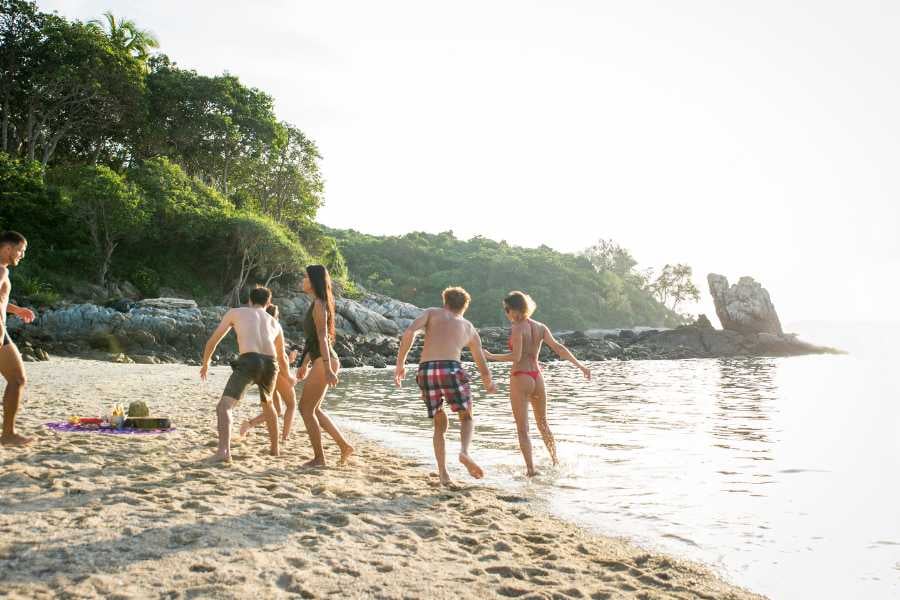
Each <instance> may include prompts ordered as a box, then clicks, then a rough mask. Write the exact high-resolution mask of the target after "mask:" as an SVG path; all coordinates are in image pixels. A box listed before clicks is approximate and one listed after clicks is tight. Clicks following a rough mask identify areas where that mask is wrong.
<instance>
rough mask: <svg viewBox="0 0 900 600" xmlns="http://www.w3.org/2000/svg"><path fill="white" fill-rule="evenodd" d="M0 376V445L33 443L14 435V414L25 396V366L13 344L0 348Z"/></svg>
mask: <svg viewBox="0 0 900 600" xmlns="http://www.w3.org/2000/svg"><path fill="white" fill-rule="evenodd" d="M0 375H3V378H4V379H6V390H5V391H4V392H3V434H2V435H0V443H2V444H3V445H4V446H24V445H26V444H30V443H31V442H32V441H34V440H33V439H32V438H30V437H25V436H24V435H19V434H18V433H16V414H17V413H18V412H19V406H20V405H21V403H22V398H24V396H25V384H26V379H25V365H24V363H23V362H22V355H21V354H19V349H18V348H16V345H15V344H13V343H11V342H10V343H7V344H6V345H5V346H3V347H2V348H0Z"/></svg>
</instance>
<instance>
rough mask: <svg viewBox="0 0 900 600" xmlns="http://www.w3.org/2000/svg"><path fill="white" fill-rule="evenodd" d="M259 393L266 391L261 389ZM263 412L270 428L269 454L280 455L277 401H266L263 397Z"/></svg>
mask: <svg viewBox="0 0 900 600" xmlns="http://www.w3.org/2000/svg"><path fill="white" fill-rule="evenodd" d="M259 393H260V395H262V394H263V393H264V392H263V391H262V390H260V391H259ZM262 413H263V417H265V419H266V429H268V430H269V454H271V455H272V456H279V455H280V452H279V448H278V415H277V414H276V413H275V403H274V402H272V400H268V401H266V399H265V397H263V404H262Z"/></svg>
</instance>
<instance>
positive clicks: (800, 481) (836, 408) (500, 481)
mask: <svg viewBox="0 0 900 600" xmlns="http://www.w3.org/2000/svg"><path fill="white" fill-rule="evenodd" d="M870 350H871V348H870ZM468 367H469V368H470V370H471V372H472V374H473V379H477V376H476V375H475V373H476V371H475V369H474V367H473V366H472V365H468ZM591 367H592V368H593V370H594V374H595V377H594V380H593V381H591V382H586V381H584V380H583V379H582V378H581V376H580V374H578V373H577V372H576V371H575V369H574V368H572V367H570V366H568V365H565V364H562V363H551V364H548V365H546V368H545V376H546V380H547V383H548V385H549V389H550V404H549V409H548V413H549V422H550V425H551V428H552V429H553V432H554V434H555V436H556V439H557V443H558V445H559V454H560V460H561V465H560V466H559V467H558V468H553V467H552V466H551V465H550V464H549V461H548V458H547V453H546V451H545V450H544V447H543V444H542V442H541V439H540V436H539V435H538V433H537V431H536V429H535V428H534V427H533V426H532V440H533V444H534V449H535V455H536V458H537V464H538V468H539V471H540V474H539V476H538V477H537V478H535V479H534V480H527V479H526V478H525V477H524V464H523V462H522V458H521V455H520V454H519V452H518V446H517V443H516V436H515V427H514V424H513V420H512V417H511V414H510V411H509V405H508V400H507V393H508V386H507V384H508V369H507V368H506V367H503V366H495V367H494V368H493V372H494V374H495V377H496V379H497V380H498V382H499V384H500V392H499V393H498V394H497V395H495V396H491V397H484V395H483V393H482V392H481V388H480V387H479V384H478V383H476V384H475V388H476V390H478V391H477V395H476V398H477V399H476V404H475V407H476V409H475V410H476V418H477V425H476V434H475V443H474V449H473V455H474V456H475V457H476V458H477V459H478V460H479V461H480V462H481V463H482V464H483V465H484V466H485V467H486V468H487V471H488V477H487V478H486V481H487V483H489V484H491V485H496V486H500V487H503V488H507V489H513V490H515V491H517V492H518V493H521V494H524V495H526V496H528V497H530V498H532V499H533V500H534V501H535V502H536V503H538V504H539V505H542V506H544V507H545V508H546V509H547V510H549V511H550V512H553V513H555V514H557V515H560V516H562V517H564V518H567V519H571V520H573V521H575V522H577V523H579V524H581V525H583V526H586V527H588V528H591V529H593V530H595V531H597V532H600V533H603V534H610V535H616V536H624V537H627V538H629V539H631V540H633V541H636V542H637V543H639V544H640V545H642V546H644V547H647V548H650V549H658V550H663V551H666V552H669V553H672V554H675V555H678V556H682V557H688V558H691V559H695V560H698V561H702V562H704V563H707V564H709V565H711V566H712V567H713V568H714V569H715V570H717V571H718V572H719V573H721V574H722V575H723V576H724V577H726V578H727V579H728V580H730V581H732V582H734V583H737V584H739V585H742V586H746V587H748V588H750V589H752V590H754V591H757V592H761V593H764V594H767V595H770V596H771V597H773V598H862V597H866V598H896V597H900V483H898V476H900V436H898V428H900V394H898V391H900V386H898V383H897V374H896V371H897V370H898V367H897V362H896V360H895V359H894V357H888V356H886V355H885V354H883V353H879V352H869V353H868V355H867V353H865V352H863V353H862V355H858V354H853V355H850V356H810V357H795V358H742V359H703V360H680V361H633V362H600V363H594V364H592V365H591ZM391 373H392V372H391V371H389V370H384V369H382V370H374V369H357V370H352V371H345V372H344V373H343V374H342V383H341V385H340V387H339V388H337V389H336V390H334V391H333V392H331V393H329V396H328V399H327V400H326V407H327V409H328V410H329V411H330V412H331V414H333V415H335V416H337V417H338V418H339V420H340V422H341V423H343V424H344V425H345V426H347V427H349V428H351V429H353V430H356V431H358V432H360V433H362V434H364V435H366V436H368V437H371V438H373V439H376V440H378V441H381V442H383V443H384V444H385V445H387V446H389V447H393V448H395V449H397V450H399V451H402V452H406V453H410V454H413V455H416V456H418V457H421V458H422V459H424V460H426V461H427V462H429V463H430V464H433V462H434V459H433V455H432V449H431V431H430V421H429V419H428V418H427V415H426V413H425V409H424V405H423V404H422V402H421V400H420V398H419V394H418V390H417V389H416V387H415V381H414V378H413V377H412V376H410V377H409V378H408V380H407V382H406V384H405V385H404V387H403V388H402V389H400V390H398V389H396V388H395V387H394V385H393V383H392V380H391V377H390V376H391ZM451 427H452V429H451V431H450V435H449V442H450V443H449V447H448V453H449V455H450V456H451V457H455V453H456V451H457V448H458V428H457V427H456V420H455V419H453V425H452V426H451ZM452 465H453V466H452V469H453V470H452V471H451V473H452V474H453V475H454V477H457V478H459V479H464V478H465V477H466V475H465V474H464V471H463V470H462V468H461V466H460V465H458V464H456V463H455V462H454V463H452Z"/></svg>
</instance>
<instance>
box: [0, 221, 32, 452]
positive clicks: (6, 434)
mask: <svg viewBox="0 0 900 600" xmlns="http://www.w3.org/2000/svg"><path fill="white" fill-rule="evenodd" d="M27 246H28V242H27V241H26V240H25V236H23V235H22V234H21V233H18V232H16V231H4V232H2V233H0V375H3V378H4V379H5V380H6V389H5V390H4V391H3V434H2V435H0V444H3V445H4V446H25V445H26V444H30V443H31V442H32V441H34V440H33V439H32V438H29V437H25V436H24V435H19V434H18V433H16V413H18V412H19V405H20V404H21V403H22V398H24V397H25V364H24V363H23V362H22V355H21V354H19V349H18V348H16V345H15V344H14V343H13V341H12V338H11V337H10V336H9V331H7V329H6V313H9V314H12V315H15V316H17V317H19V318H20V319H22V320H23V321H24V322H26V323H31V322H32V321H34V313H33V312H31V311H30V310H29V309H27V308H21V307H19V306H16V305H14V304H10V302H9V297H10V294H11V293H12V283H11V282H10V279H9V267H15V266H16V265H18V264H19V261H21V260H22V259H23V258H25V249H26V248H27Z"/></svg>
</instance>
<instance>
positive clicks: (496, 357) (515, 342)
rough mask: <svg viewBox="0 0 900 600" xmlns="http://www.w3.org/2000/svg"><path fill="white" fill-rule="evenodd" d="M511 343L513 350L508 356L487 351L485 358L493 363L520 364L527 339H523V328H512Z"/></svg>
mask: <svg viewBox="0 0 900 600" xmlns="http://www.w3.org/2000/svg"><path fill="white" fill-rule="evenodd" d="M509 342H510V345H511V346H512V350H510V351H509V352H507V353H506V354H493V353H491V352H488V351H487V350H485V351H484V356H485V358H486V359H487V360H489V361H492V362H513V363H514V362H518V361H519V360H521V358H522V349H523V347H524V344H525V338H524V337H522V328H521V327H513V328H512V331H511V333H510V336H509Z"/></svg>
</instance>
